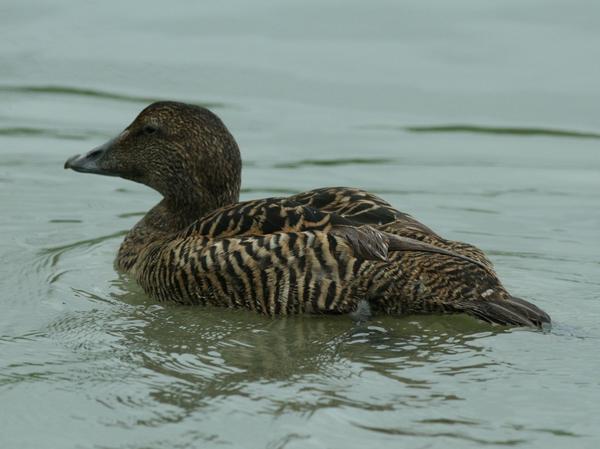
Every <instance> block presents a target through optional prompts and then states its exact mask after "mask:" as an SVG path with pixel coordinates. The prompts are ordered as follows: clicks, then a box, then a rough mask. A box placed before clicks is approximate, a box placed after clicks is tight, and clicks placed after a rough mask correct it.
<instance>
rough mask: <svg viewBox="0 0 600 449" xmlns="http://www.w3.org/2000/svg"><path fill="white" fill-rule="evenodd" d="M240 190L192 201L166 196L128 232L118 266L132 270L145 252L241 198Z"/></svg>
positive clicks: (201, 197) (120, 249) (118, 256)
mask: <svg viewBox="0 0 600 449" xmlns="http://www.w3.org/2000/svg"><path fill="white" fill-rule="evenodd" d="M238 195H239V193H238V192H234V193H233V194H229V195H222V196H207V195H204V196H200V195H198V196H196V198H195V199H193V200H188V199H182V198H181V197H180V198H179V199H178V200H173V199H170V198H163V200H162V201H160V202H159V203H158V204H157V205H156V206H154V207H153V208H152V209H150V210H149V211H148V212H147V213H146V215H144V217H143V218H142V219H141V220H140V221H139V222H138V223H137V224H136V225H135V226H134V227H133V228H132V229H131V230H130V231H129V233H128V234H127V236H126V237H125V239H124V240H123V243H122V244H121V247H120V248H119V253H118V255H117V260H116V265H117V267H118V268H119V269H120V270H122V271H125V272H128V271H131V270H132V269H133V268H134V266H135V265H136V263H137V262H138V259H139V258H140V257H139V256H140V255H141V254H142V252H143V251H145V250H147V249H148V248H149V247H151V246H155V245H161V244H163V243H164V242H165V241H166V240H169V239H171V238H172V237H173V235H174V234H176V233H178V232H179V231H182V230H183V229H185V228H187V227H188V226H189V225H191V224H192V223H194V222H195V221H197V220H198V219H199V218H201V217H202V216H204V215H206V214H207V213H209V212H211V211H213V210H216V209H218V208H220V207H223V206H226V205H228V204H232V203H236V202H238V201H239V196H238Z"/></svg>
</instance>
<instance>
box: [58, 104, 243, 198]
mask: <svg viewBox="0 0 600 449" xmlns="http://www.w3.org/2000/svg"><path fill="white" fill-rule="evenodd" d="M65 168H71V169H73V170H75V171H78V172H83V173H97V174H100V175H109V176H120V177H122V178H125V179H130V180H132V181H136V182H140V183H142V184H145V185H147V186H149V187H152V188H153V189H155V190H157V191H158V192H160V193H161V194H162V195H163V196H164V197H165V198H166V199H167V200H169V201H171V202H174V203H177V204H182V205H185V204H192V203H193V202H197V201H198V200H199V199H200V198H201V199H202V201H203V202H205V203H206V204H205V206H207V207H211V208H212V207H219V206H221V205H224V204H228V203H231V202H236V201H237V200H238V196H239V189H240V178H241V160H240V153H239V149H238V146H237V144H236V143H235V140H234V139H233V137H232V135H231V134H230V133H229V131H228V130H227V128H226V127H225V125H224V124H223V123H222V122H221V120H220V119H219V118H218V117H217V116H216V115H215V114H213V113H212V112H210V111H209V110H208V109H205V108H202V107H199V106H194V105H189V104H185V103H176V102H157V103H153V104H151V105H150V106H148V107H147V108H146V109H144V110H143V111H142V112H141V113H140V114H139V115H138V116H137V117H136V119H135V120H134V121H133V123H131V125H129V126H128V127H127V128H125V130H124V131H123V132H121V134H119V135H118V136H117V137H115V138H114V139H112V140H110V141H108V142H106V143H105V144H104V145H101V146H99V147H97V148H94V149H93V150H92V151H90V152H89V153H87V154H85V155H76V156H73V157H71V158H69V159H68V160H67V161H66V162H65Z"/></svg>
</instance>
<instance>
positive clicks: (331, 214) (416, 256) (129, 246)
mask: <svg viewBox="0 0 600 449" xmlns="http://www.w3.org/2000/svg"><path fill="white" fill-rule="evenodd" d="M65 168H71V169H73V170H75V171H79V172H84V173H97V174H102V175H112V176H120V177H122V178H125V179H130V180H132V181H136V182H140V183H142V184H146V185H147V186H149V187H151V188H153V189H155V190H156V191H158V192H159V193H160V194H161V195H162V196H163V199H162V200H161V201H160V202H159V203H158V204H157V205H156V206H154V207H153V208H152V209H151V210H150V211H149V212H148V213H147V214H146V215H145V216H144V217H143V218H142V219H141V220H140V221H139V222H138V223H137V224H136V225H135V226H134V227H133V229H131V230H130V231H129V233H128V234H127V236H126V237H125V240H124V241H123V243H122V244H121V247H120V249H119V253H118V256H117V260H116V265H117V267H118V268H119V269H120V270H122V271H124V272H126V273H129V274H130V275H131V276H133V277H134V278H135V279H136V280H137V282H138V283H139V284H140V285H141V286H142V288H143V289H144V290H145V291H146V292H147V294H149V295H150V296H152V297H153V298H156V299H157V300H159V301H175V302H179V303H184V304H214V305H219V306H227V307H239V308H247V309H251V310H255V311H257V312H259V313H263V314H268V315H279V314H281V315H283V314H293V313H303V312H311V313H336V314H340V313H349V312H353V311H354V310H356V308H357V306H358V304H359V303H361V302H364V301H366V302H368V304H369V306H370V309H371V311H372V312H373V313H385V314H391V315H404V314H409V313H441V312H444V313H467V314H470V315H473V316H475V317H477V318H480V319H482V320H485V321H488V322H491V323H498V324H505V325H521V326H541V325H542V324H543V323H549V322H550V317H549V316H548V315H547V314H546V313H545V312H543V311H542V310H540V309H539V308H537V307H536V306H535V305H533V304H531V303H529V302H527V301H524V300H522V299H519V298H515V297H514V296H511V295H510V294H509V293H508V292H507V291H506V289H505V288H504V287H503V286H502V284H501V283H500V281H499V279H498V277H497V275H496V273H495V272H494V269H493V267H492V264H491V263H490V261H489V260H488V259H487V258H486V257H485V255H484V254H483V253H482V252H481V251H480V250H479V249H478V248H476V247H474V246H471V245H468V244H465V243H460V242H454V241H449V240H445V239H443V238H442V237H440V236H439V235H437V234H436V233H434V232H433V231H432V230H431V229H429V228H428V227H426V226H424V225H423V224H421V223H419V222H418V221H416V220H415V219H413V218H412V217H410V216H409V215H407V214H404V213H402V212H399V211H397V210H396V209H394V208H392V207H391V206H390V205H389V204H388V203H387V202H385V201H384V200H382V199H381V198H379V197H377V196H375V195H372V194H369V193H367V192H365V191H362V190H358V189H353V188H347V187H332V188H323V189H317V190H311V191H308V192H304V193H300V194H297V195H294V196H291V197H287V198H267V199H260V200H254V201H245V202H241V203H240V202H239V192H240V179H241V160H240V153H239V149H238V146H237V144H236V142H235V140H234V138H233V137H232V135H231V134H230V133H229V131H228V130H227V128H226V127H225V125H224V124H223V123H222V122H221V120H220V119H219V118H218V117H217V116H216V115H215V114H213V113H212V112H210V111H208V110H207V109H204V108H201V107H198V106H193V105H188V104H183V103H176V102H158V103H154V104H152V105H150V106H148V107H147V108H146V109H144V110H143V111H142V112H141V113H140V114H139V115H138V117H137V118H136V119H135V120H134V121H133V123H132V124H131V125H129V126H128V127H127V128H126V129H125V130H124V131H123V132H122V133H121V134H119V135H118V136H117V137H115V138H114V139H112V140H110V141H109V142H107V143H105V144H104V145H102V146H100V147H97V148H95V149H93V150H92V151H90V152H89V153H87V154H85V155H83V156H79V155H77V156H73V157H71V158H70V159H69V160H67V162H66V163H65Z"/></svg>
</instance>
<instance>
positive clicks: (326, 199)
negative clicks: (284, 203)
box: [288, 187, 493, 269]
mask: <svg viewBox="0 0 600 449" xmlns="http://www.w3.org/2000/svg"><path fill="white" fill-rule="evenodd" d="M288 199H289V200H292V201H294V202H296V203H298V204H301V205H305V206H309V207H313V208H316V209H319V210H322V211H325V212H330V213H335V214H337V215H339V216H341V217H344V218H346V219H348V220H350V221H352V222H353V223H354V224H366V225H370V226H373V227H375V228H376V229H379V230H381V231H385V232H387V233H389V234H394V235H397V236H400V237H406V238H410V239H413V240H419V241H421V242H424V243H427V244H429V245H432V246H435V247H438V248H443V249H446V250H448V251H452V252H454V253H458V254H461V255H463V256H465V257H468V258H469V259H474V260H477V261H478V262H479V263H481V264H483V265H485V266H486V267H488V268H489V269H493V265H492V263H491V261H490V260H489V259H488V258H487V257H486V256H485V254H484V253H483V251H481V250H480V249H479V248H477V247H475V246H473V245H470V244H468V243H464V242H459V241H454V240H447V239H445V238H443V237H441V236H440V235H439V234H437V233H436V232H434V231H433V230H431V229H430V228H429V227H427V226H425V225H424V224H423V223H421V222H419V221H418V220H416V219H415V218H413V217H412V216H410V215H409V214H407V213H404V212H401V211H399V210H397V209H395V208H393V207H392V206H391V205H390V204H389V203H388V202H386V201H385V200H384V199H382V198H380V197H378V196H377V195H374V194H372V193H369V192H366V191H364V190H361V189H355V188H350V187H327V188H321V189H315V190H309V191H307V192H303V193H299V194H297V195H294V196H291V197H289V198H288Z"/></svg>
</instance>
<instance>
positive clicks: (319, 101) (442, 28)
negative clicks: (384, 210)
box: [0, 0, 600, 449]
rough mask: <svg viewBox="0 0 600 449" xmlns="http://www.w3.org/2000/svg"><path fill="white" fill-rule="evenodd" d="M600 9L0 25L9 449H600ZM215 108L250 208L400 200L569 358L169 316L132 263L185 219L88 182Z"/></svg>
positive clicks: (286, 10) (515, 336)
mask: <svg viewBox="0 0 600 449" xmlns="http://www.w3.org/2000/svg"><path fill="white" fill-rule="evenodd" d="M599 14H600V6H599V5H598V4H597V3H593V2H588V1H585V0H578V1H571V2H561V1H555V2H548V1H545V2H540V1H535V0H527V1H523V0H521V1H516V0H513V1H505V2H501V3H497V4H487V3H482V2H479V1H474V0H460V1H455V2H444V1H441V0H439V1H427V2H391V1H390V2H386V1H381V2H369V3H365V2H358V1H347V2H343V3H342V2H334V1H329V0H328V1H318V2H317V1H312V0H311V1H304V2H286V3H282V2H269V1H259V2H252V3H247V2H241V1H234V2H228V3H223V4H218V5H217V4H215V5H210V6H209V5H202V4H199V3H197V2H181V3H179V4H178V5H177V6H176V7H175V6H174V7H170V6H169V7H168V8H166V7H165V4H164V3H161V2H155V1H151V2H144V3H139V4H134V3H123V2H118V3H117V2H102V3H98V4H95V5H87V4H84V3H83V2H75V1H74V0H60V1H56V2H53V3H52V4H45V5H44V6H42V5H40V4H39V2H33V1H19V2H16V1H15V2H10V3H6V2H5V3H4V4H2V5H0V25H1V26H0V37H1V39H0V67H2V68H1V69H0V98H1V102H0V201H1V204H2V210H3V213H2V219H1V220H0V232H1V236H2V237H1V238H0V255H1V260H2V264H0V287H1V288H0V310H1V313H0V405H1V407H0V446H2V447H6V448H32V449H33V448H36V449H37V448H127V449H129V448H140V449H141V448H144V449H146V448H164V447H169V448H187V447H201V448H210V447H236V448H238V447H239V448H269V449H274V448H288V449H290V448H302V449H304V448H342V447H343V448H355V447H356V448H359V447H361V448H362V447H365V445H368V447H377V448H396V447H406V448H449V447H450V448H453V447H456V448H465V447H482V446H491V447H504V446H514V447H523V448H537V447H540V448H542V447H543V448H563V447H578V448H592V447H597V445H598V442H599V441H600V430H599V426H598V424H599V422H598V415H599V414H600V405H599V404H600V380H599V379H600V377H599V375H598V373H599V369H600V356H599V355H598V354H599V353H598V344H599V343H600V324H599V323H600V305H599V300H600V276H599V275H600V256H599V254H600V235H599V229H600V155H599V151H600V138H599V136H600V123H599V122H598V117H599V115H598V105H599V104H600V87H599V85H598V73H600V70H599V69H600V62H599V61H600V59H599V58H598V57H596V53H597V49H598V48H600V31H599V30H598V27H597V24H596V21H595V19H596V18H597V17H598V15H599ZM156 99H174V100H183V101H188V102H193V103H197V104H202V105H206V106H208V107H210V108H211V109H212V110H214V111H215V112H216V113H217V114H219V115H220V116H221V117H222V118H223V120H224V121H225V122H226V123H227V125H228V126H229V128H230V129H231V131H232V132H233V134H234V135H235V136H236V138H237V140H238V142H239V144H240V146H241V148H242V156H243V159H244V174H243V186H244V189H243V198H244V199H250V198H257V197H261V196H267V195H268V196H272V195H286V194H288V193H293V192H297V191H302V190H306V189H311V188H315V187H320V186H326V185H350V186H357V187H362V188H365V189H368V190H370V191H373V192H376V193H379V194H380V195H382V196H383V197H384V198H385V199H387V200H388V201H390V202H391V203H392V204H393V205H394V206H396V207H397V208H399V209H401V210H404V211H406V212H409V213H411V214H413V215H415V216H416V217H417V218H419V219H421V220H422V221H424V222H425V223H426V224H427V225H428V226H430V227H432V228H434V229H435V230H437V231H439V232H440V233H442V234H443V235H445V236H447V237H449V238H453V239H459V240H465V241H469V242H471V243H474V244H476V245H478V246H480V247H481V248H483V249H484V250H485V251H486V252H487V253H488V254H489V255H490V257H491V258H492V260H493V261H494V263H495V264H496V267H497V270H498V272H499V274H500V276H501V277H502V279H503V280H504V282H505V284H506V285H507V287H509V289H510V290H511V291H512V292H514V293H515V294H517V295H519V296H522V297H525V298H528V299H530V300H532V301H534V302H535V303H536V304H538V305H539V306H541V307H542V308H543V309H545V310H547V311H548V312H549V313H550V314H551V315H552V317H553V319H554V326H553V328H552V330H551V331H550V332H548V333H541V332H533V331H528V330H510V329H503V328H499V327H491V326H489V325H486V324H483V323H480V322H478V321H476V320H474V319H471V318H468V317H462V316H454V317H405V318H374V319H372V320H370V321H368V322H366V323H354V322H353V321H352V320H351V319H350V318H348V317H335V318H331V317H296V318H285V319H277V320H272V319H267V318H264V317H259V316H255V315H252V314H250V313H247V312H241V311H229V310H221V309H214V308H190V307H179V306H171V305H159V304H156V303H154V302H153V301H151V300H149V299H148V298H147V297H146V296H145V295H144V294H143V293H142V292H141V291H140V290H139V288H138V287H137V286H136V285H135V284H134V283H133V282H132V281H131V280H129V279H127V278H126V277H123V276H122V275H120V274H118V273H117V272H115V270H114V269H113V265H112V261H113V258H114V255H115V252H116V250H117V248H118V245H119V243H120V241H121V239H122V238H123V235H124V233H125V232H126V231H127V229H129V228H130V227H131V226H132V225H133V224H134V223H135V222H136V221H137V220H139V218H140V216H141V215H142V214H143V213H144V211H145V210H147V209H149V208H150V207H151V206H152V205H153V204H154V203H156V202H157V201H158V199H159V198H158V195H157V194H156V193H154V192H152V191H150V190H148V189H146V188H145V187H143V186H140V185H136V184H133V183H130V182H127V181H124V180H120V179H115V178H104V177H99V176H91V175H81V174H76V173H73V172H65V171H64V170H63V169H62V165H63V163H64V160H65V159H66V158H67V157H68V156H71V155H72V154H75V153H81V152H84V151H87V150H89V149H91V148H92V147H94V146H96V145H98V144H100V143H102V142H103V141H105V140H106V139H108V138H110V137H111V136H113V135H115V134H116V133H118V132H119V131H120V130H121V129H122V128H123V127H125V126H126V125H127V124H128V123H129V122H130V121H131V120H132V119H133V117H134V116H135V115H136V114H137V113H138V112H139V110H141V109H142V108H143V107H144V106H145V105H147V104H148V103H149V102H151V101H154V100H156Z"/></svg>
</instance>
